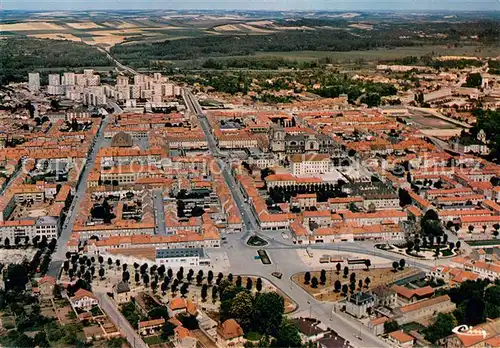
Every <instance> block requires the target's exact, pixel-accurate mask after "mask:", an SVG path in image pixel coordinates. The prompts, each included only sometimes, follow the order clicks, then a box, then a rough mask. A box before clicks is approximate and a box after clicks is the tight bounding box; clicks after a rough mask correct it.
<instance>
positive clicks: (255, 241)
mask: <svg viewBox="0 0 500 348" xmlns="http://www.w3.org/2000/svg"><path fill="white" fill-rule="evenodd" d="M247 244H248V245H250V246H256V247H260V246H264V245H267V244H268V243H267V242H266V241H265V240H264V239H262V238H260V237H259V236H251V237H250V238H249V239H248V240H247Z"/></svg>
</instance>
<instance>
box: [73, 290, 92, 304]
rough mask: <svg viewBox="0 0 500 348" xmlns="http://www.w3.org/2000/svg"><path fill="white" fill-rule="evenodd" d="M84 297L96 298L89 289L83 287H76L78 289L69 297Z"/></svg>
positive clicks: (76, 299) (75, 298)
mask: <svg viewBox="0 0 500 348" xmlns="http://www.w3.org/2000/svg"><path fill="white" fill-rule="evenodd" d="M84 297H90V298H93V299H95V300H97V297H95V296H94V294H93V293H91V292H90V291H87V290H85V289H78V291H77V292H75V296H73V297H72V298H71V299H72V300H74V301H78V300H80V299H82V298H84Z"/></svg>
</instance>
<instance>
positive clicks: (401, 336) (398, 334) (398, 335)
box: [389, 331, 413, 343]
mask: <svg viewBox="0 0 500 348" xmlns="http://www.w3.org/2000/svg"><path fill="white" fill-rule="evenodd" d="M389 336H391V337H392V338H393V339H395V340H396V341H398V342H399V343H406V342H411V341H413V337H411V336H410V335H408V334H405V333H404V332H403V331H394V332H391V333H390V334H389Z"/></svg>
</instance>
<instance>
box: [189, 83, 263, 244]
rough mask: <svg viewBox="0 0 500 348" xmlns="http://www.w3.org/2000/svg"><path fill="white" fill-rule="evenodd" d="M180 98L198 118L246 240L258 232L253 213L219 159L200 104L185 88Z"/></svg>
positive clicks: (228, 165) (217, 150)
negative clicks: (236, 210)
mask: <svg viewBox="0 0 500 348" xmlns="http://www.w3.org/2000/svg"><path fill="white" fill-rule="evenodd" d="M182 96H183V98H184V101H185V103H186V106H187V108H188V109H189V110H190V111H191V112H193V113H195V114H196V115H197V116H198V120H199V122H200V125H201V129H202V130H203V133H204V134H205V138H206V139H207V143H208V148H209V150H210V152H211V154H212V155H213V156H214V157H215V158H216V161H217V164H218V165H219V167H220V169H221V174H222V176H223V178H224V181H225V182H226V185H227V186H228V187H229V190H230V191H231V195H232V197H233V200H234V202H235V204H236V206H237V208H238V210H239V212H240V216H241V218H242V220H243V224H244V228H243V230H244V232H243V238H244V239H246V238H247V237H248V235H249V234H250V233H251V232H252V231H253V232H254V233H257V232H258V231H259V230H260V229H259V224H258V222H257V219H256V218H255V215H254V213H253V212H252V211H251V209H250V205H249V204H247V203H245V199H244V197H243V194H242V192H241V190H240V189H239V185H238V184H237V183H236V181H235V180H234V177H233V175H232V174H231V166H230V164H229V163H228V162H226V161H225V160H223V159H222V158H221V157H223V156H222V155H221V154H220V152H219V148H218V146H217V142H216V140H215V138H214V136H213V134H212V132H211V130H210V125H209V124H208V120H207V118H206V116H205V115H204V114H203V111H202V109H201V106H200V104H199V103H198V101H197V100H196V98H195V97H194V95H193V94H192V93H191V91H189V90H188V89H186V88H184V89H183V90H182Z"/></svg>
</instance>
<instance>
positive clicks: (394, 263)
mask: <svg viewBox="0 0 500 348" xmlns="http://www.w3.org/2000/svg"><path fill="white" fill-rule="evenodd" d="M398 267H399V263H398V262H397V261H394V262H393V263H392V268H393V271H394V272H397V271H398Z"/></svg>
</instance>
